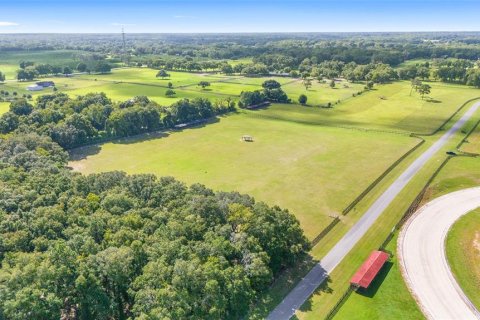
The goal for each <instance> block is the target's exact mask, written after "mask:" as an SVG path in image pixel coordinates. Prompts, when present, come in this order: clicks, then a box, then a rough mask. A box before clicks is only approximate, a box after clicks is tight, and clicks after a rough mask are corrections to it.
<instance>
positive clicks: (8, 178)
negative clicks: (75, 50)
mask: <svg viewBox="0 0 480 320" xmlns="http://www.w3.org/2000/svg"><path fill="white" fill-rule="evenodd" d="M140 100H141V101H140ZM188 103H189V102H188V101H183V102H180V103H178V105H177V109H178V110H177V111H176V112H177V113H174V112H173V113H172V117H175V116H185V117H186V119H190V118H189V117H190V116H191V114H192V113H191V112H190V111H189V112H188V113H187V114H186V115H183V112H184V111H183V109H185V108H187V109H188V108H192V110H196V111H195V112H201V110H200V111H198V110H197V109H196V108H197V107H199V106H196V107H193V106H191V105H190V106H188ZM195 103H196V102H193V104H195ZM198 103H199V104H201V103H200V102H198ZM125 104H128V106H127V105H125ZM186 105H187V107H186ZM202 106H203V107H206V106H208V104H206V103H205V102H203V105H202ZM142 108H143V109H144V110H142ZM199 108H200V107H199ZM137 111H138V112H139V113H138V114H137V116H138V117H139V118H135V119H136V120H135V121H137V120H138V119H142V116H145V117H146V118H148V115H149V114H150V113H155V112H157V111H158V106H157V105H155V104H152V103H151V102H150V101H149V100H148V99H146V98H144V97H143V98H137V99H134V100H132V101H129V102H126V103H124V104H121V105H112V104H111V103H110V101H109V100H108V99H107V98H106V97H105V96H104V95H93V94H92V95H87V96H85V97H81V98H78V99H70V98H68V97H67V96H65V95H62V94H58V95H54V96H46V97H43V98H40V99H38V101H37V104H36V105H35V106H34V107H33V106H31V105H29V104H28V103H26V102H25V101H22V102H19V103H16V104H13V105H12V107H11V111H10V112H9V113H8V114H7V116H4V117H2V121H3V122H5V121H6V119H7V118H8V119H12V118H15V119H16V120H15V121H13V122H14V123H17V125H18V127H17V128H16V129H14V130H13V127H12V128H11V129H12V130H13V131H12V130H10V131H9V134H7V135H3V136H1V138H0V188H1V190H2V192H1V193H0V263H1V266H2V268H1V269H0V297H2V298H1V299H0V319H8V320H17V319H18V320H24V319H37V320H43V319H45V320H47V319H60V318H61V319H127V318H138V319H238V318H241V317H242V315H244V314H245V312H246V311H247V310H248V308H249V306H250V305H251V304H252V303H253V302H254V301H255V299H256V297H257V296H258V294H259V293H260V292H262V291H264V290H266V289H267V288H268V286H269V285H270V284H271V283H272V280H273V279H274V278H275V276H277V275H278V273H279V272H280V271H282V270H283V269H284V268H286V267H288V266H290V265H292V264H293V263H294V262H295V261H296V260H297V259H298V258H299V256H300V255H302V254H303V253H304V252H305V250H307V249H308V242H307V240H306V238H305V237H304V236H303V232H302V230H301V228H300V226H299V222H298V221H297V220H296V219H295V217H294V216H293V215H292V214H290V213H289V212H288V211H286V210H282V209H280V208H278V207H269V206H267V205H266V204H264V203H261V202H256V201H255V200H254V199H253V198H251V197H249V196H247V195H241V194H238V193H235V192H231V193H224V192H213V191H212V190H209V189H207V188H205V187H204V186H202V185H199V184H194V185H192V186H190V187H187V186H185V185H184V184H182V183H180V182H179V181H176V180H174V179H173V178H168V177H167V178H156V177H155V176H154V175H149V174H144V175H134V176H127V175H126V174H125V173H122V172H109V173H103V174H95V175H89V176H83V175H81V174H78V173H73V172H72V171H70V170H69V169H67V168H66V161H67V158H68V156H67V153H66V151H64V149H63V148H62V147H60V146H59V145H58V144H57V143H56V142H54V141H53V140H55V139H57V140H59V142H63V140H62V139H59V138H58V135H59V134H60V133H59V130H65V131H66V133H65V135H68V136H70V135H73V136H76V135H77V131H82V130H83V131H84V132H83V133H82V134H83V135H88V134H91V133H92V132H96V130H99V129H102V128H103V129H105V127H102V126H103V122H104V121H105V120H107V121H106V122H107V126H108V127H112V128H113V127H115V126H114V125H113V124H111V123H110V122H111V121H113V120H112V119H113V118H117V117H118V118H123V117H126V116H125V113H127V114H129V116H128V117H130V116H132V117H133V115H134V114H136V112H137ZM208 112H210V111H208ZM173 114H176V115H173ZM195 114H196V113H195ZM108 115H110V116H108ZM128 117H127V118H128ZM155 118H158V114H155ZM48 119H50V120H48ZM48 121H52V122H48ZM135 121H131V122H130V124H133V123H135ZM172 121H173V120H172ZM145 123H148V121H147V122H145ZM145 123H144V124H143V125H146V124H145ZM143 125H140V127H141V128H140V129H139V130H144V128H143V127H142V126H143ZM122 127H123V125H122ZM81 128H83V129H81ZM125 128H129V126H125ZM137 129H138V128H137ZM71 130H73V131H75V130H77V131H75V132H73V133H72V132H71ZM60 135H61V134H60ZM52 139H53V140H52ZM74 143H77V142H74ZM67 146H69V145H67Z"/></svg>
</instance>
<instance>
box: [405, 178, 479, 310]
mask: <svg viewBox="0 0 480 320" xmlns="http://www.w3.org/2000/svg"><path fill="white" fill-rule="evenodd" d="M478 207H480V187H477V188H471V189H465V190H461V191H457V192H452V193H449V194H447V195H445V196H442V197H440V198H437V199H435V200H433V201H431V202H429V203H428V204H426V205H425V206H423V207H422V208H420V209H419V210H418V211H417V212H416V213H415V215H414V216H413V217H412V218H410V219H409V221H408V222H407V224H406V225H405V227H404V228H403V229H402V231H401V233H400V237H399V240H398V254H399V260H400V265H401V269H402V274H403V277H404V279H405V281H406V283H407V285H408V287H409V290H410V291H411V292H412V294H413V295H414V297H415V298H416V300H417V303H418V304H419V306H420V308H421V309H422V312H423V313H424V314H425V316H426V317H427V318H428V319H462V320H467V319H480V312H479V311H478V310H476V309H475V306H474V305H473V304H472V303H471V302H470V300H469V299H468V298H467V297H466V296H465V294H464V293H463V291H462V289H461V288H460V286H459V285H458V283H457V281H456V280H455V278H454V276H453V274H452V272H451V270H450V267H449V265H448V262H447V257H446V254H445V239H446V236H447V233H448V231H449V229H450V228H451V226H452V225H453V224H454V223H455V221H457V220H458V219H459V218H460V217H461V216H463V215H464V214H466V213H468V212H470V211H472V210H474V209H476V208H478Z"/></svg>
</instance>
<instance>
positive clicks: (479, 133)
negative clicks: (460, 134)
mask: <svg viewBox="0 0 480 320" xmlns="http://www.w3.org/2000/svg"><path fill="white" fill-rule="evenodd" d="M460 150H462V151H465V152H470V153H476V154H480V125H479V126H477V128H476V129H475V131H474V132H473V133H472V134H471V135H470V136H469V137H468V139H467V141H466V142H465V143H464V144H463V145H462V147H461V148H460Z"/></svg>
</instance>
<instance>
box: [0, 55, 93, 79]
mask: <svg viewBox="0 0 480 320" xmlns="http://www.w3.org/2000/svg"><path fill="white" fill-rule="evenodd" d="M84 54H85V52H84V51H75V50H55V51H4V52H0V71H2V72H3V73H5V74H6V76H7V79H15V76H16V71H17V70H18V69H19V63H20V62H21V61H33V62H35V63H36V64H42V63H49V64H52V65H61V66H67V65H68V66H71V67H75V66H76V65H77V64H78V63H79V62H80V59H78V57H79V56H80V55H84Z"/></svg>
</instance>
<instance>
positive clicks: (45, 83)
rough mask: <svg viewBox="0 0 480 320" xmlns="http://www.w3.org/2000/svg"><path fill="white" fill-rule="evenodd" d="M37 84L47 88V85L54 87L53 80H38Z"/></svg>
mask: <svg viewBox="0 0 480 320" xmlns="http://www.w3.org/2000/svg"><path fill="white" fill-rule="evenodd" d="M37 85H38V86H41V87H44V88H48V87H55V82H53V81H39V82H37Z"/></svg>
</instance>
